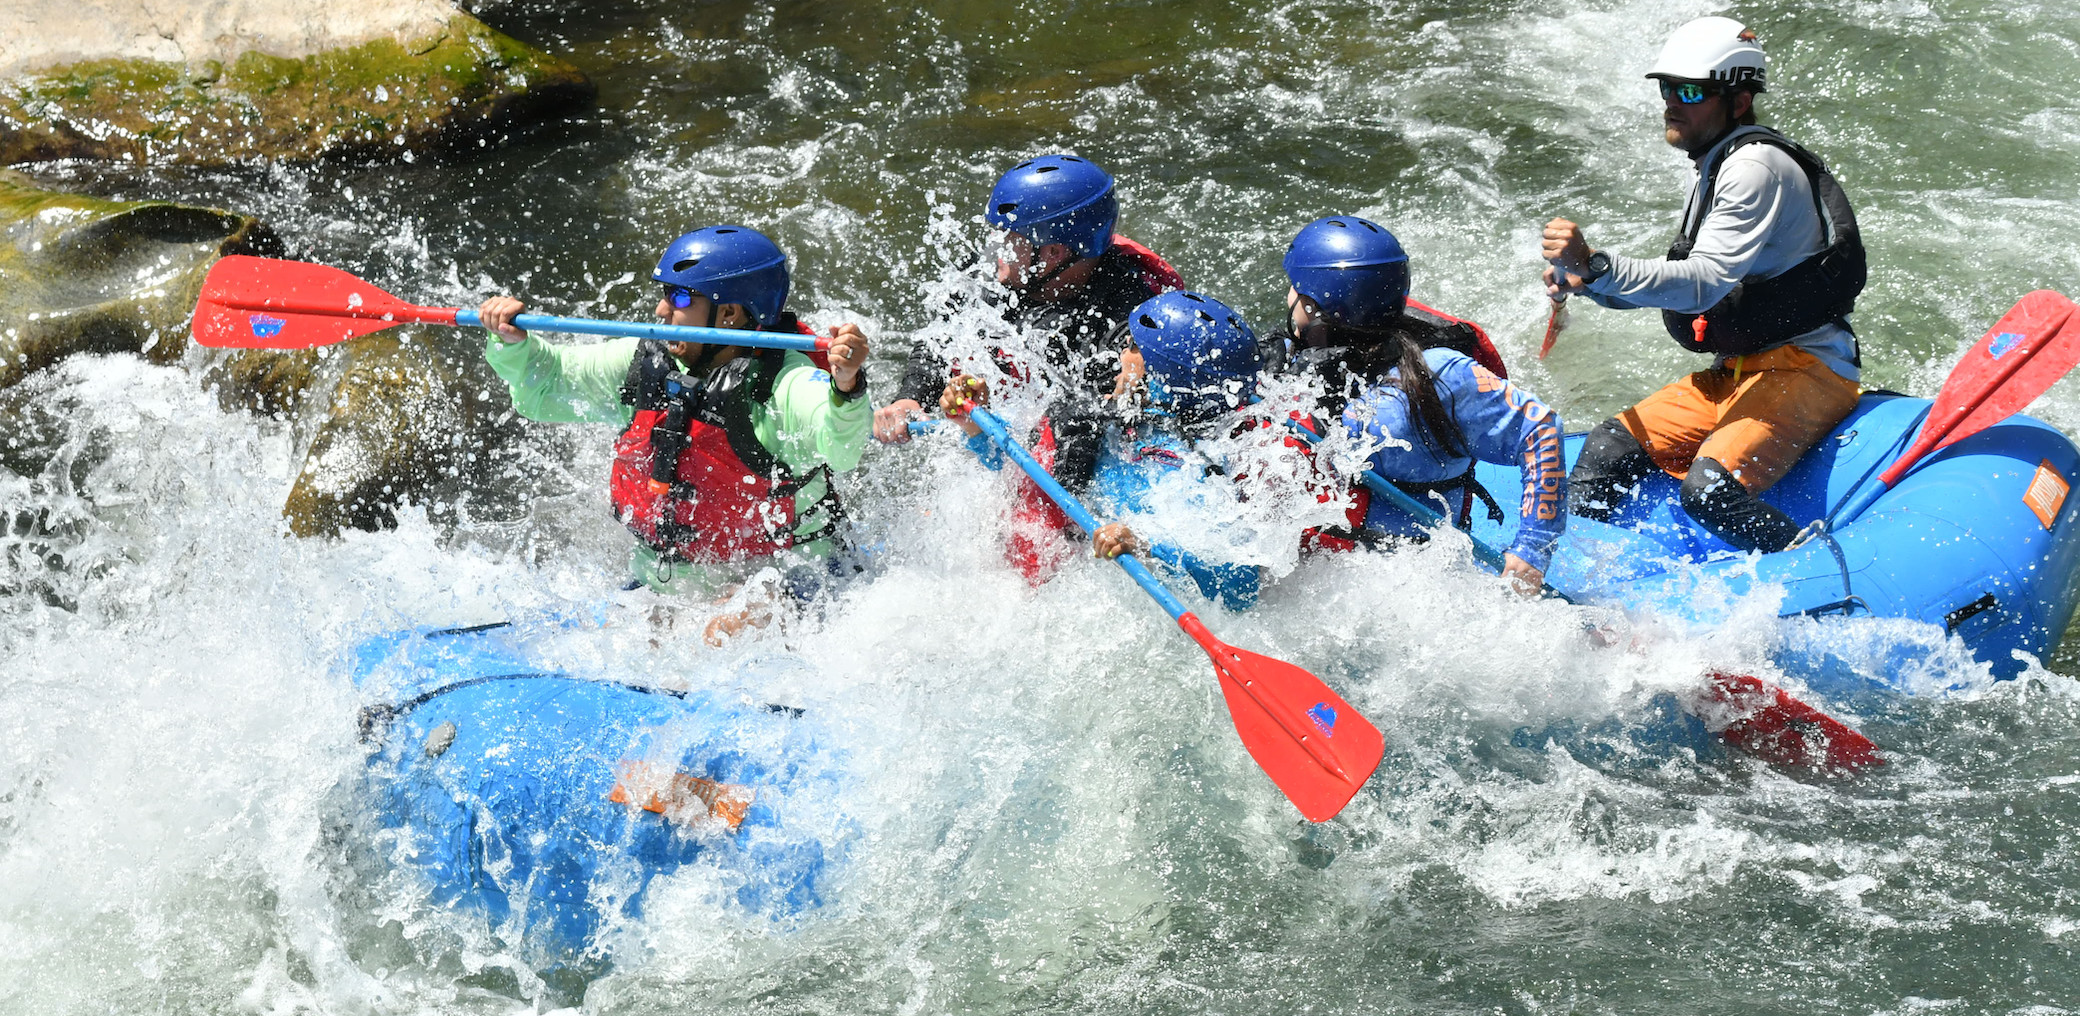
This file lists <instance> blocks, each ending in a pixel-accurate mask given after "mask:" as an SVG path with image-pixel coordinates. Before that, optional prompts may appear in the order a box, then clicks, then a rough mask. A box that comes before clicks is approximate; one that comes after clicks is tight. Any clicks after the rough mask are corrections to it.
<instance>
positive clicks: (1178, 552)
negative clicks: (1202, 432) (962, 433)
mask: <svg viewBox="0 0 2080 1016" xmlns="http://www.w3.org/2000/svg"><path fill="white" fill-rule="evenodd" d="M968 447H969V449H970V450H972V451H974V453H975V456H976V457H977V458H978V459H981V460H982V463H983V464H984V465H986V466H988V467H989V468H991V469H1000V468H1002V467H1003V464H1004V457H1003V452H1002V451H1001V450H1000V449H998V448H997V446H996V443H995V442H993V441H991V440H990V439H989V435H987V434H977V435H975V436H973V437H970V438H968ZM1186 470H1189V471H1190V472H1189V473H1187V475H1189V476H1192V477H1193V478H1195V479H1200V480H1203V479H1205V478H1206V476H1207V473H1208V470H1207V463H1206V462H1205V460H1204V459H1203V458H1202V457H1200V456H1199V455H1198V454H1197V453H1195V452H1194V451H1192V448H1191V445H1190V443H1188V442H1187V441H1185V440H1184V439H1183V438H1181V437H1179V436H1177V435H1175V434H1172V433H1170V432H1168V431H1166V430H1163V429H1161V428H1158V427H1153V426H1145V425H1143V426H1132V427H1129V426H1126V425H1123V424H1118V423H1114V424H1111V425H1108V426H1107V427H1106V429H1105V442H1104V446H1103V447H1102V448H1101V449H1100V450H1099V452H1098V465H1097V469H1096V471H1095V473H1094V474H1093V477H1092V480H1091V487H1090V492H1089V494H1088V496H1087V498H1086V502H1087V505H1088V507H1089V508H1090V509H1091V512H1092V514H1095V515H1098V516H1100V517H1102V518H1112V519H1117V518H1120V517H1121V516H1125V515H1132V514H1135V513H1137V512H1140V511H1143V510H1145V509H1147V508H1148V507H1149V506H1150V499H1151V496H1152V495H1153V493H1154V490H1155V486H1156V484H1157V483H1158V482H1160V481H1161V480H1162V479H1163V478H1164V476H1165V475H1166V474H1170V473H1176V472H1179V471H1186ZM1148 556H1149V557H1151V558H1153V559H1154V561H1153V562H1152V563H1154V564H1156V565H1157V566H1158V570H1161V571H1167V572H1169V573H1170V574H1172V575H1183V576H1187V577H1189V578H1190V579H1191V580H1192V582H1193V583H1195V584H1196V585H1198V587H1199V592H1200V593H1202V594H1204V595H1205V596H1206V598H1207V599H1210V600H1218V601H1220V603H1221V605H1222V606H1224V607H1227V608H1228V609H1229V610H1247V609H1249V608H1250V607H1253V606H1255V605H1256V602H1257V593H1258V590H1259V584H1260V581H1261V579H1260V576H1259V574H1258V571H1257V568H1256V566H1255V565H1244V564H1230V563H1227V562H1224V561H1211V560H1207V559H1205V558H1202V557H1198V556H1196V555H1193V554H1191V553H1190V552H1188V551H1185V550H1183V549H1182V548H1179V547H1177V546H1175V545H1172V544H1169V543H1165V542H1162V541H1150V546H1149V554H1148Z"/></svg>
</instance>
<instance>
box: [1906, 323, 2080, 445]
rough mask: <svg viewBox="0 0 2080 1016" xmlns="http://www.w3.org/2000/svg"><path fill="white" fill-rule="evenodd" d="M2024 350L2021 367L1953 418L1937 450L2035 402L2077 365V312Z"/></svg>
mask: <svg viewBox="0 0 2080 1016" xmlns="http://www.w3.org/2000/svg"><path fill="white" fill-rule="evenodd" d="M2053 295H2056V294H2053ZM2067 306H2068V307H2071V306H2072V304H2070V303H2068V304H2067ZM1980 342H1981V343H1982V344H1984V343H1985V340H1984V339H1981V340H1980ZM1973 351H1974V352H1976V351H1977V348H1976V347H1974V350H1973ZM2024 352H2025V351H2024V350H2016V351H2013V352H2010V353H2008V354H2007V355H2008V356H2016V355H2021V354H2022V353H2024ZM2026 352H2027V354H2028V355H2027V357H2026V359H2025V362H2023V364H2022V366H2020V367H2017V368H2016V369H2015V372H2014V373H2013V374H2010V375H2009V376H2008V380H2007V381H2006V382H2004V383H2003V384H2001V386H2000V387H1998V388H1996V389H1994V390H1993V392H1992V393H1991V394H1989V395H1987V396H1986V399H1985V401H1983V402H1981V403H1979V408H1977V409H1974V410H1972V411H1971V412H1969V413H1967V414H1965V416H1964V418H1963V419H1961V420H1959V421H1957V423H1956V425H1955V426H1953V427H1952V428H1951V430H1950V436H1949V437H1946V438H1944V439H1942V440H1941V441H1938V442H1936V448H1937V449H1938V450H1940V449H1942V448H1945V447H1947V446H1949V445H1951V444H1954V443H1956V442H1958V441H1962V440H1964V439H1965V438H1968V437H1971V436H1972V435H1973V434H1977V433H1978V432H1980V431H1982V430H1985V429H1986V428H1988V427H1991V426H1993V425H1994V424H1996V423H1999V422H2001V421H2002V420H2005V419H2007V418H2008V417H2010V416H2012V415H2014V414H2015V413H2018V412H2020V411H2021V410H2022V407H2024V406H2027V405H2029V404H2030V403H2032V402H2035V401H2036V400H2037V396H2039V395H2042V394H2044V393H2045V392H2046V391H2048V390H2050V388H2051V386H2052V385H2054V384H2056V383H2058V379H2059V378H2062V377H2065V376H2066V374H2067V373H2068V372H2069V371H2071V370H2072V369H2073V366H2074V364H2080V313H2075V314H2073V315H2071V316H2070V317H2067V318H2066V319H2065V324H2064V325H2063V326H2061V327H2060V328H2059V329H2058V333H2057V334H2055V335H2053V336H2051V337H2050V338H2049V339H2046V340H2044V342H2043V343H2042V344H2041V345H2037V346H2035V347H2034V348H2032V349H2029V350H2027V351H2026ZM1989 355H1991V354H1990V353H1989ZM1931 413H1933V411H1931Z"/></svg>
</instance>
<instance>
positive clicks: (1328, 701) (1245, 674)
mask: <svg viewBox="0 0 2080 1016" xmlns="http://www.w3.org/2000/svg"><path fill="white" fill-rule="evenodd" d="M1177 626H1178V627H1180V628H1183V629H1184V630H1185V633H1186V634H1188V635H1190V636H1191V637H1192V640H1193V641H1195V642H1197V643H1199V647H1200V648H1202V649H1204V650H1206V655H1207V656H1209V657H1211V658H1212V660H1213V669H1214V673H1216V674H1218V675H1219V676H1220V682H1221V695H1222V697H1224V698H1226V699H1227V701H1228V715H1229V717H1230V718H1232V719H1233V720H1234V721H1235V732H1236V733H1238V734H1240V735H1242V745H1243V747H1245V748H1248V749H1249V754H1250V757H1251V758H1253V759H1256V760H1257V765H1259V766H1261V767H1263V770H1264V772H1265V774H1267V775H1269V776H1270V777H1271V782H1273V783H1276V784H1278V789H1279V790H1281V791H1284V792H1285V795H1286V799H1287V800H1290V801H1292V802H1293V806H1294V807H1296V808H1299V809H1300V814H1301V815H1302V816H1304V817H1306V819H1307V820H1308V821H1309V822H1327V821H1328V820H1330V819H1332V818H1335V817H1336V813H1337V812H1340V811H1342V810H1343V806H1344V805H1346V804H1349V803H1350V800H1351V798H1352V797H1353V796H1355V795H1356V794H1357V793H1358V788H1359V787H1362V786H1364V785H1365V781H1366V780H1367V779H1369V778H1371V776H1372V771H1373V770H1375V769H1377V768H1379V760H1380V758H1381V757H1382V756H1384V755H1385V754H1386V742H1385V740H1384V739H1382V738H1381V737H1380V733H1379V728H1378V727H1375V726H1373V725H1372V724H1371V722H1370V721H1368V720H1366V719H1365V717H1363V716H1360V715H1358V711H1357V710H1356V709H1354V708H1352V707H1351V705H1350V703H1348V702H1345V701H1344V700H1343V699H1342V698H1341V697H1339V696H1338V695H1337V694H1336V693H1335V692H1333V691H1330V690H1329V686H1328V685H1326V684H1323V683H1322V681H1321V679H1320V678H1318V677H1316V676H1314V675H1313V674H1310V673H1308V672H1307V671H1305V670H1301V669H1300V668H1299V667H1296V666H1293V665H1292V664H1290V663H1287V662H1285V661H1284V660H1274V659H1272V658H1271V657H1268V656H1259V655H1257V654H1256V653H1252V652H1250V651H1249V650H1247V649H1237V648H1235V647H1234V646H1231V645H1228V644H1227V643H1225V642H1222V641H1221V640H1219V639H1217V638H1214V637H1213V634H1212V633H1211V632H1209V631H1207V630H1206V626H1205V625H1204V624H1201V623H1200V621H1199V618H1198V617H1197V616H1196V615H1193V614H1185V615H1183V616H1181V617H1179V618H1178V619H1177Z"/></svg>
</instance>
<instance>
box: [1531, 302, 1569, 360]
mask: <svg viewBox="0 0 2080 1016" xmlns="http://www.w3.org/2000/svg"><path fill="white" fill-rule="evenodd" d="M1566 328H1567V300H1566V298H1564V297H1563V298H1561V299H1558V300H1554V301H1553V313H1552V316H1551V317H1548V318H1546V340H1545V341H1544V342H1541V343H1539V344H1538V358H1539V359H1541V360H1543V359H1545V358H1546V354H1547V353H1550V352H1552V351H1553V340H1555V339H1557V338H1559V337H1560V333H1561V332H1562V331H1563V330H1565V329H1566Z"/></svg>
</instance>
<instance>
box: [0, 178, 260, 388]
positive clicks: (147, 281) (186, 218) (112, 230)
mask: <svg viewBox="0 0 2080 1016" xmlns="http://www.w3.org/2000/svg"><path fill="white" fill-rule="evenodd" d="M278 246H279V244H278V242H277V241H276V239H275V237H274V235H273V234H272V233H270V232H269V231H268V230H267V228H266V227H265V226H263V225H261V224H260V222H259V221H258V220H257V219H254V218H253V217H252V216H249V215H239V214H236V213H233V212H226V211H222V210H219V209H215V208H195V207H191V206H188V205H177V204H173V203H171V202H166V201H106V200H103V199H100V198H91V197H84V196H81V195H78V194H65V193H60V192H57V191H49V190H44V189H42V188H40V187H37V186H36V185H35V183H33V182H32V181H30V180H29V179H27V178H26V177H23V176H21V175H19V174H15V173H7V172H0V388H6V387H9V386H11V385H13V384H15V383H16V382H19V381H20V380H21V379H22V378H24V377H26V376H28V375H29V373H30V372H32V371H36V370H40V369H42V368H44V367H48V366H50V365H51V364H53V363H56V362H58V361H59V360H61V359H64V358H65V357H67V356H70V355H72V354H74V353H139V354H142V355H144V356H145V357H146V358H148V359H150V360H151V361H152V362H154V363H175V362H178V361H180V359H181V358H182V356H183V355H184V354H186V352H187V350H188V327H187V322H188V316H189V315H190V314H191V313H193V312H194V309H195V296H196V294H197V293H198V292H200V291H201V289H202V277H203V276H204V275H205V274H207V273H208V271H209V266H210V265H212V264H214V263H216V260H217V258H219V257H221V256H223V255H225V254H233V253H258V254H265V253H272V252H273V251H275V250H276V249H277V248H278Z"/></svg>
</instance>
